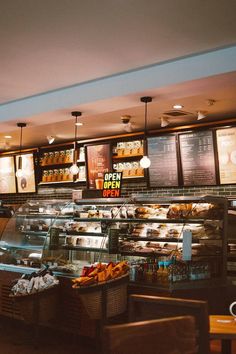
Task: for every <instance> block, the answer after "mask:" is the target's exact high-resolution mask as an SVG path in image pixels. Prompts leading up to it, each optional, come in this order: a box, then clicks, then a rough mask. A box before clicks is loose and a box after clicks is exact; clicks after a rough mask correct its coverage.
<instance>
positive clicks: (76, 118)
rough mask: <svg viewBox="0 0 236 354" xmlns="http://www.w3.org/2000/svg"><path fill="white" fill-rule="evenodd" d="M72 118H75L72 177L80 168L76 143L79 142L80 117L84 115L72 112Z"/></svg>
mask: <svg viewBox="0 0 236 354" xmlns="http://www.w3.org/2000/svg"><path fill="white" fill-rule="evenodd" d="M71 115H72V117H75V148H74V154H73V165H72V166H71V167H70V173H71V174H72V175H77V174H78V173H79V167H78V166H77V153H76V142H77V127H78V117H80V116H81V115H82V113H81V112H79V111H73V112H71Z"/></svg>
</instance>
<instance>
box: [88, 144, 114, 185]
mask: <svg viewBox="0 0 236 354" xmlns="http://www.w3.org/2000/svg"><path fill="white" fill-rule="evenodd" d="M110 150H111V149H110V144H98V145H88V146H86V159H87V167H88V168H87V174H88V176H87V177H88V178H87V185H88V188H91V189H102V188H103V175H104V173H105V172H109V171H111V169H112V168H111V151H110Z"/></svg>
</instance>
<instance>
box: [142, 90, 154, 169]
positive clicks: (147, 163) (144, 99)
mask: <svg viewBox="0 0 236 354" xmlns="http://www.w3.org/2000/svg"><path fill="white" fill-rule="evenodd" d="M140 101H141V102H143V103H145V125H144V139H143V157H142V158H141V160H140V166H141V167H142V168H148V167H149V166H150V165H151V161H150V159H149V157H148V145H147V104H148V103H149V102H152V97H149V96H144V97H141V98H140Z"/></svg>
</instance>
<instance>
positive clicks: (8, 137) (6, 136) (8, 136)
mask: <svg viewBox="0 0 236 354" xmlns="http://www.w3.org/2000/svg"><path fill="white" fill-rule="evenodd" d="M4 138H5V139H11V138H12V136H11V135H5V136H4Z"/></svg>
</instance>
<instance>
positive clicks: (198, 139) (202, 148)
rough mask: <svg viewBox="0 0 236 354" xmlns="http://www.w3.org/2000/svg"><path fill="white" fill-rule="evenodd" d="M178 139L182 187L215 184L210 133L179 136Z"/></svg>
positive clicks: (201, 132) (208, 131)
mask: <svg viewBox="0 0 236 354" xmlns="http://www.w3.org/2000/svg"><path fill="white" fill-rule="evenodd" d="M179 139H180V154H181V163H182V174H183V183H184V186H194V185H195V186H203V185H214V184H216V173H215V158H214V146H213V135H212V131H210V130H206V131H199V132H196V133H187V134H181V135H180V136H179Z"/></svg>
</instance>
